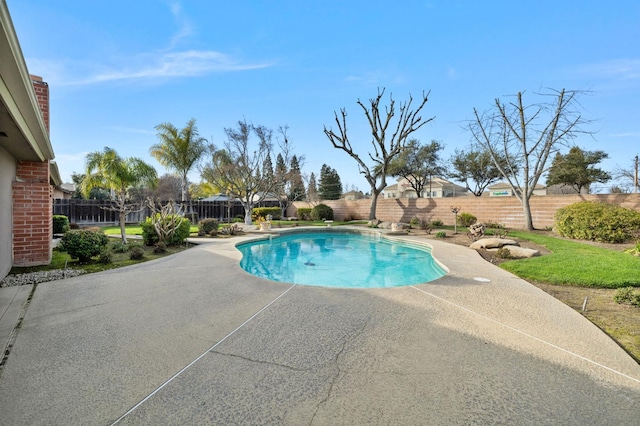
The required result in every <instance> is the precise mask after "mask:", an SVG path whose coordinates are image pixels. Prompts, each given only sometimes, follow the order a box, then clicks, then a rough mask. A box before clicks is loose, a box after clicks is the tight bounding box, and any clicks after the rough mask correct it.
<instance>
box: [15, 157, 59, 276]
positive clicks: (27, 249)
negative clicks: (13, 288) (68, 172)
mask: <svg viewBox="0 0 640 426" xmlns="http://www.w3.org/2000/svg"><path fill="white" fill-rule="evenodd" d="M52 211H53V205H52V191H51V185H49V161H45V162H34V161H19V162H18V167H17V170H16V180H15V182H14V183H13V264H14V265H15V266H34V265H47V264H49V263H50V262H51V240H52V237H53V223H52V220H51V212H52Z"/></svg>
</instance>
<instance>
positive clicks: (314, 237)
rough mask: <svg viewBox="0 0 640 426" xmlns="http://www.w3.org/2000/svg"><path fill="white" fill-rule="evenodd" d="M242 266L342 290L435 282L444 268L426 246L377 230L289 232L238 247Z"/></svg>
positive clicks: (274, 277) (282, 278)
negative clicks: (394, 238) (360, 231)
mask: <svg viewBox="0 0 640 426" xmlns="http://www.w3.org/2000/svg"><path fill="white" fill-rule="evenodd" d="M236 247H237V248H238V249H239V250H240V252H242V260H241V261H240V266H241V267H242V268H243V269H244V270H245V271H247V272H249V273H250V274H253V275H256V276H258V277H261V278H266V279H269V280H273V281H280V282H289V283H296V284H303V285H313V286H324V287H341V288H382V287H399V286H406V285H413V284H420V283H425V282H428V281H433V280H435V279H437V278H440V277H442V276H443V275H445V274H446V271H445V270H444V268H443V267H442V266H440V265H439V264H438V263H437V262H436V261H435V260H434V258H433V257H432V256H431V250H430V248H429V247H427V246H426V245H422V244H411V243H409V242H402V241H399V240H390V239H388V238H385V237H383V236H381V235H380V234H378V233H375V234H373V233H359V232H345V231H309V232H293V233H284V234H280V235H277V236H272V237H270V238H269V239H263V240H258V241H253V242H248V243H242V244H239V245H237V246H236Z"/></svg>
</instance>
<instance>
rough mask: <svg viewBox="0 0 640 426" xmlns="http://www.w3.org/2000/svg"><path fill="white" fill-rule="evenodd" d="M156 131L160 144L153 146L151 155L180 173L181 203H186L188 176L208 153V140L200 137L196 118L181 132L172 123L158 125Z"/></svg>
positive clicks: (150, 150)
mask: <svg viewBox="0 0 640 426" xmlns="http://www.w3.org/2000/svg"><path fill="white" fill-rule="evenodd" d="M155 129H156V130H157V131H158V134H157V136H158V139H160V143H157V144H155V145H153V146H151V148H150V149H149V153H150V154H151V155H152V156H153V157H154V158H155V159H156V160H158V162H159V163H160V164H162V165H163V166H164V167H166V168H167V169H171V170H175V171H176V172H177V173H178V175H179V176H180V178H181V179H182V188H181V195H182V200H181V201H182V202H183V203H184V202H185V201H186V200H187V193H188V191H187V190H188V187H187V175H188V174H189V171H190V170H191V169H192V168H193V167H194V166H195V165H196V164H197V163H198V161H200V159H201V158H202V155H203V154H204V153H205V152H206V151H207V145H206V142H207V140H206V139H205V138H203V137H200V134H199V133H198V128H197V127H196V120H195V118H192V119H191V120H189V121H188V122H187V125H186V126H185V127H184V128H183V129H180V130H178V128H176V127H175V126H174V125H173V124H171V123H161V124H158V125H157V126H156V127H155Z"/></svg>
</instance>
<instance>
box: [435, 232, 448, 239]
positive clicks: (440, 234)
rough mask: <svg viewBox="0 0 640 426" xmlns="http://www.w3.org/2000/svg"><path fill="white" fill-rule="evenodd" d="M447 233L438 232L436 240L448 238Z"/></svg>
mask: <svg viewBox="0 0 640 426" xmlns="http://www.w3.org/2000/svg"><path fill="white" fill-rule="evenodd" d="M446 236H447V233H446V232H445V231H438V232H436V238H446Z"/></svg>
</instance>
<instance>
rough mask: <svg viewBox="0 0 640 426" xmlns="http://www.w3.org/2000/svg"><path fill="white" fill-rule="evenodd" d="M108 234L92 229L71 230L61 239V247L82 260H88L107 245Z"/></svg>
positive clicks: (73, 256)
mask: <svg viewBox="0 0 640 426" xmlns="http://www.w3.org/2000/svg"><path fill="white" fill-rule="evenodd" d="M107 243H108V241H107V236H106V235H104V233H103V232H102V231H93V230H90V229H77V230H71V231H69V232H67V233H65V234H64V237H62V239H61V240H60V248H61V249H62V250H64V251H66V252H67V253H69V256H71V257H72V258H74V259H78V260H80V262H88V261H89V260H91V258H92V257H93V256H97V255H99V254H100V252H102V250H103V249H104V248H105V247H106V246H107Z"/></svg>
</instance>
